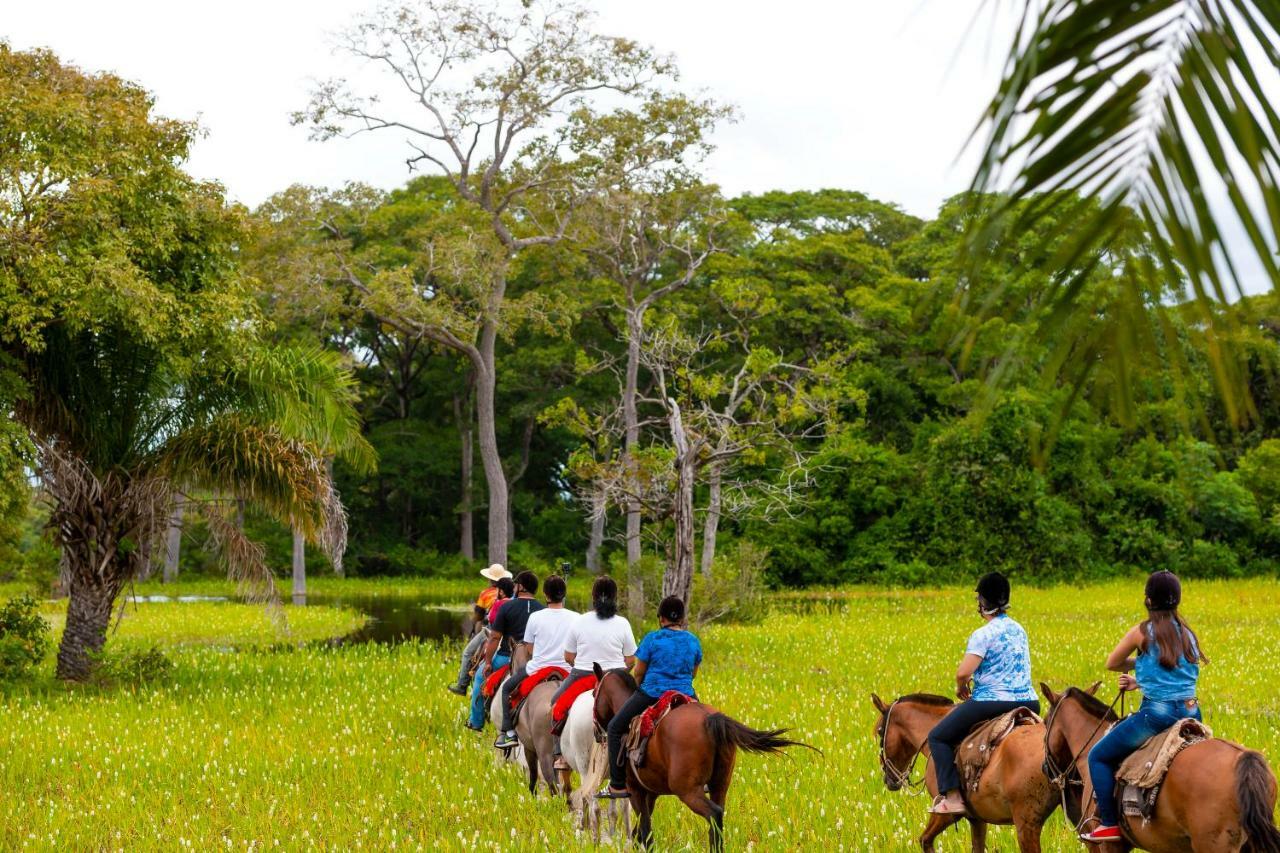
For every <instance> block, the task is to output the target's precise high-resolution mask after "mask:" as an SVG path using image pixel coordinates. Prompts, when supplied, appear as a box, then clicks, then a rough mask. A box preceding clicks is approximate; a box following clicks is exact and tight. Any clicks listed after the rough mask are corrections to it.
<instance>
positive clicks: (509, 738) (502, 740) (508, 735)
mask: <svg viewBox="0 0 1280 853" xmlns="http://www.w3.org/2000/svg"><path fill="white" fill-rule="evenodd" d="M519 745H520V740H519V739H518V738H517V737H516V735H515V732H503V733H502V735H501V736H500V737H499V738H498V739H497V740H495V741H494V742H493V748H494V749H511V748H512V747H513V746H519Z"/></svg>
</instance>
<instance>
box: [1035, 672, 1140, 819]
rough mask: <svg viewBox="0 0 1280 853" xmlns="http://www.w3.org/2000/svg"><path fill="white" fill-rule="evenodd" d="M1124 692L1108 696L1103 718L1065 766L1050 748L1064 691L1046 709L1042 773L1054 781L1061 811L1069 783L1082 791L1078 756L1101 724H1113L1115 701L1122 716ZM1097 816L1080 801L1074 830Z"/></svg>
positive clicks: (1064, 812) (1064, 809)
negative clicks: (1048, 708)
mask: <svg viewBox="0 0 1280 853" xmlns="http://www.w3.org/2000/svg"><path fill="white" fill-rule="evenodd" d="M1124 694H1125V691H1123V690H1121V691H1120V692H1119V693H1118V694H1117V695H1116V698H1115V699H1113V700H1111V704H1110V705H1109V706H1108V707H1107V711H1106V713H1105V714H1103V715H1102V718H1101V719H1100V720H1098V724H1097V725H1096V726H1094V728H1093V731H1092V732H1090V733H1089V736H1088V737H1087V738H1085V739H1084V745H1083V746H1081V747H1080V749H1078V750H1077V751H1076V753H1075V755H1073V756H1071V760H1070V761H1068V762H1067V766H1066V767H1059V766H1058V762H1057V761H1056V760H1055V759H1054V757H1053V750H1052V749H1051V748H1050V743H1051V737H1052V735H1053V724H1054V723H1056V722H1057V721H1058V709H1059V708H1061V707H1062V702H1063V700H1065V699H1066V696H1065V695H1064V696H1063V697H1062V698H1061V699H1059V700H1058V701H1057V702H1056V703H1055V704H1054V706H1053V707H1052V708H1051V709H1050V710H1049V715H1048V716H1047V717H1046V718H1045V721H1044V768H1043V769H1044V775H1046V776H1048V777H1049V784H1051V785H1053V786H1054V787H1055V788H1057V789H1058V796H1059V798H1060V799H1061V801H1062V813H1063V815H1066V814H1068V811H1067V788H1068V787H1071V786H1077V787H1079V788H1081V790H1082V791H1083V789H1084V776H1082V775H1081V774H1080V758H1081V756H1083V755H1084V753H1085V752H1086V751H1087V750H1088V749H1089V746H1090V745H1091V744H1092V743H1093V739H1094V737H1095V736H1097V734H1098V732H1100V731H1102V727H1103V726H1105V725H1107V724H1108V723H1110V724H1111V725H1112V726H1114V725H1115V724H1116V722H1117V720H1115V719H1112V717H1113V716H1114V712H1115V709H1116V704H1117V703H1119V705H1120V716H1121V718H1123V717H1124V698H1125V696H1124ZM1067 819H1068V820H1070V818H1067ZM1097 819H1098V818H1097V816H1096V815H1087V814H1086V813H1085V803H1083V802H1081V803H1080V820H1079V821H1077V822H1076V827H1075V829H1076V834H1077V835H1078V834H1080V833H1081V832H1083V831H1084V827H1085V826H1087V825H1088V824H1089V823H1090V822H1092V821H1096V820H1097Z"/></svg>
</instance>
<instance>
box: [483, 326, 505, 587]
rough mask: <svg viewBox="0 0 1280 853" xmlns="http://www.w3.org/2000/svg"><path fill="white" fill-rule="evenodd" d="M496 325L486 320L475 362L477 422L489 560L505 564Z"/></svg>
mask: <svg viewBox="0 0 1280 853" xmlns="http://www.w3.org/2000/svg"><path fill="white" fill-rule="evenodd" d="M496 337H497V327H496V326H494V325H493V323H492V322H488V323H486V324H485V329H484V332H483V334H482V338H483V339H484V340H483V346H482V348H481V350H480V358H481V364H478V365H476V426H477V432H478V436H477V437H478V438H479V444H480V461H481V463H482V464H483V465H484V479H485V485H486V486H487V487H488V492H489V541H488V543H487V545H488V553H489V562H490V563H500V564H501V565H504V566H505V565H506V564H507V542H508V540H507V476H506V473H505V472H504V471H503V470H502V455H501V454H500V453H499V452H498V430H497V411H496V409H495V403H494V396H495V392H496V390H497V388H496V385H497V383H496V381H495V377H494V344H495V338H496Z"/></svg>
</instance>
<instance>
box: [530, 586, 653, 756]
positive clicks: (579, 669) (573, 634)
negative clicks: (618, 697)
mask: <svg viewBox="0 0 1280 853" xmlns="http://www.w3.org/2000/svg"><path fill="white" fill-rule="evenodd" d="M635 653H636V638H635V634H633V633H632V631H631V623H630V622H628V621H627V618H626V617H625V616H619V615H618V584H617V581H615V580H614V579H613V578H611V577H608V576H601V577H598V578H596V581H595V583H594V584H592V585H591V609H590V610H588V611H587V612H586V613H582V614H580V615H579V616H578V617H577V618H575V619H574V620H573V622H572V623H571V624H570V625H569V634H568V636H567V637H566V638H565V641H564V660H565V662H566V663H567V664H569V667H570V669H569V677H568V678H566V679H565V680H564V681H563V682H561V684H560V689H559V690H557V691H556V692H555V695H554V696H552V697H551V704H552V705H553V706H554V705H555V703H556V700H558V699H559V698H560V696H561V694H563V693H564V692H565V691H566V690H568V689H569V688H570V686H572V685H573V683H574V682H575V681H578V680H580V679H583V678H587V677H588V676H591V675H592V673H593V671H594V669H593V668H594V666H595V665H596V664H600V668H601V669H602V670H604V671H605V672H609V671H610V670H619V669H620V670H627V669H630V668H631V665H632V664H633V663H635V657H634V655H635ZM553 754H554V755H555V769H556V770H568V769H569V765H568V763H567V762H566V761H565V760H564V756H563V755H561V753H560V737H559V735H557V736H556V739H555V749H554V751H553Z"/></svg>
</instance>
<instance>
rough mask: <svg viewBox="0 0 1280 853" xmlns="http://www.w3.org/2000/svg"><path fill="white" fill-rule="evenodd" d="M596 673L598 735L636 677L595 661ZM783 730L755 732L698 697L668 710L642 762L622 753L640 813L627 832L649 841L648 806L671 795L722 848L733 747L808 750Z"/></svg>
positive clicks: (631, 690)
mask: <svg viewBox="0 0 1280 853" xmlns="http://www.w3.org/2000/svg"><path fill="white" fill-rule="evenodd" d="M595 673H596V678H597V679H598V682H597V684H596V690H595V709H594V715H595V724H596V732H597V736H599V733H600V732H603V731H604V729H605V728H606V727H608V725H609V721H610V720H611V719H613V715H614V713H615V712H616V711H617V710H618V709H619V708H621V707H622V706H623V704H624V703H625V702H626V701H627V700H628V699H630V698H631V694H632V693H635V692H636V682H635V679H633V678H632V677H631V675H630V673H627V672H625V671H623V670H610V671H609V672H607V673H606V672H602V671H601V669H600V665H599V664H596V666H595ZM786 731H787V730H786V729H771V730H769V731H757V730H755V729H752V728H749V727H747V726H744V725H743V724H742V723H739V722H738V721H737V720H734V719H731V718H729V717H727V716H725V715H724V714H722V713H720V712H719V711H717V710H716V709H715V708H713V707H711V706H710V705H706V704H703V703H701V702H694V703H691V704H688V705H681V706H680V707H678V708H675V709H673V710H672V711H671V712H670V713H668V714H667V716H666V717H664V718H663V719H662V722H661V723H659V724H658V727H657V728H656V729H655V730H654V732H653V737H652V738H650V740H649V751H648V753H647V754H646V757H645V763H644V766H643V767H640V768H636V767H635V766H634V765H632V764H631V762H630V761H629V760H628V759H627V757H626V755H625V754H624V755H623V756H622V757H621V758H622V760H623V761H626V762H627V790H628V792H629V793H630V794H631V807H632V808H633V809H635V812H636V814H637V815H638V817H639V820H638V823H637V825H636V828H635V830H634V832H633V833H632V837H633V838H634V839H635V840H636V841H639V842H640V843H641V844H643V845H644V846H645V847H649V846H651V845H652V844H653V828H652V826H651V821H652V819H653V807H654V805H655V803H656V802H657V799H658V797H660V796H662V795H663V794H671V795H673V796H676V797H679V798H680V800H681V802H683V803H684V804H685V805H686V806H688V807H689V809H690V810H691V811H692V812H693V813H694V814H698V815H701V816H702V817H704V818H706V821H707V823H709V824H710V825H711V828H710V847H711V850H713V851H722V850H724V802H725V797H726V796H727V795H728V793H729V783H730V781H731V780H732V777H733V765H734V762H735V761H736V760H737V752H738V749H739V748H742V749H745V750H746V751H747V752H761V753H778V754H780V753H781V752H782V750H783V749H785V748H787V747H789V746H803V747H806V748H808V749H813V747H810V746H808V744H803V743H799V742H798V741H793V740H787V739H786V738H784V737H782V735H784V734H786ZM816 751H817V750H815V752H816Z"/></svg>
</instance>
